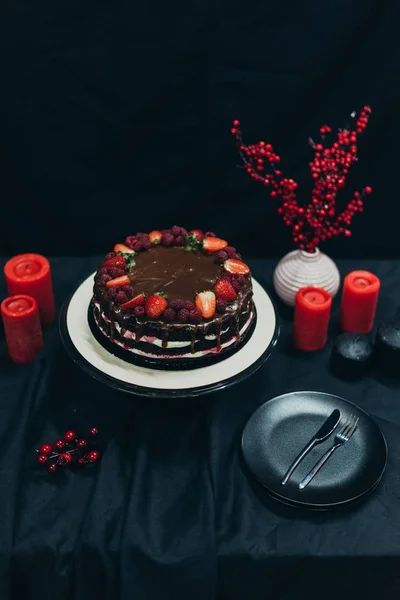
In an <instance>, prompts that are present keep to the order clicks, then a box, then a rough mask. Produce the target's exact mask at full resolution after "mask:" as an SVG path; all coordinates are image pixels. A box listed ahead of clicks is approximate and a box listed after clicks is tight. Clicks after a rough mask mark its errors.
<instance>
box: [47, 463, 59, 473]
mask: <svg viewBox="0 0 400 600" xmlns="http://www.w3.org/2000/svg"><path fill="white" fill-rule="evenodd" d="M47 470H48V472H49V473H55V472H56V471H57V467H56V465H54V464H51V465H49V466H48V467H47Z"/></svg>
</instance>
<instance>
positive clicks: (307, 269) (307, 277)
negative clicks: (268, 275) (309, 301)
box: [274, 248, 340, 306]
mask: <svg viewBox="0 0 400 600" xmlns="http://www.w3.org/2000/svg"><path fill="white" fill-rule="evenodd" d="M307 285H313V286H315V287H320V288H323V289H324V290H326V291H327V292H329V293H330V295H331V296H332V298H333V297H334V296H335V295H336V294H337V291H338V289H339V285H340V274H339V271H338V268H337V266H336V265H335V263H334V262H333V260H332V259H331V258H329V256H327V255H326V254H324V253H323V252H320V250H319V249H318V248H316V249H315V252H314V253H313V254H310V253H309V252H304V250H293V251H292V252H289V253H288V254H286V255H285V256H284V257H283V258H282V259H281V260H280V261H279V263H278V264H277V266H276V269H275V272H274V287H275V291H276V293H277V294H278V296H279V298H280V299H281V300H282V301H283V302H285V304H289V306H294V303H295V297H296V293H297V291H298V290H299V289H300V288H302V287H306V286H307Z"/></svg>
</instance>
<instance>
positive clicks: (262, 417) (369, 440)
mask: <svg viewBox="0 0 400 600" xmlns="http://www.w3.org/2000/svg"><path fill="white" fill-rule="evenodd" d="M335 409H338V410H339V411H340V423H339V424H338V426H337V428H336V429H335V431H333V432H332V434H331V435H330V436H328V438H327V439H326V440H325V441H324V442H322V443H320V444H318V445H315V446H314V448H313V449H312V450H311V451H310V452H309V453H308V454H307V455H306V456H305V458H304V459H303V460H302V461H301V463H300V464H299V466H298V467H297V468H296V470H295V471H294V472H293V474H292V476H291V477H290V479H289V481H288V482H287V483H286V484H285V485H282V480H283V479H284V477H285V474H286V472H287V470H288V468H289V467H290V465H291V464H292V463H293V461H294V460H295V459H296V457H297V456H298V454H299V452H301V450H302V449H303V448H304V447H305V446H306V445H307V444H308V442H309V441H310V440H311V439H312V438H313V436H314V435H315V434H316V432H317V431H318V430H319V429H320V427H321V426H322V425H323V424H324V422H325V421H326V420H327V418H328V417H329V415H330V414H331V413H332V411H333V410H335ZM351 415H354V416H355V417H358V426H357V429H356V430H355V432H354V435H352V437H351V438H350V440H349V441H348V442H347V443H345V444H343V446H341V447H339V448H338V449H337V450H336V451H335V452H334V453H333V454H332V456H331V457H330V458H329V460H328V461H327V462H326V463H325V464H324V466H323V467H322V468H321V470H320V471H319V472H318V474H317V475H316V476H315V477H314V478H313V479H312V480H311V481H310V483H309V484H308V485H307V487H305V488H304V489H300V488H299V484H300V482H301V481H302V480H303V478H304V477H305V476H306V475H307V474H308V473H309V472H310V470H311V469H312V468H313V467H314V465H315V464H316V462H317V461H318V460H319V459H320V458H321V456H322V455H323V454H324V453H325V452H326V450H328V449H329V448H330V447H331V446H332V444H333V443H334V439H335V434H336V433H337V432H338V431H340V427H341V425H342V424H343V423H344V422H345V421H346V420H347V419H348V418H349V417H350V416H351ZM242 450H243V456H244V460H245V462H246V464H247V466H248V468H249V470H250V471H251V473H252V474H253V476H254V477H255V478H256V479H257V481H258V482H259V483H260V484H262V485H263V486H264V487H265V488H266V489H267V490H268V492H269V494H270V495H271V496H273V497H274V498H275V499H276V500H278V501H280V502H283V503H285V504H289V505H291V506H295V507H299V508H307V509H313V510H329V509H333V508H337V507H340V506H345V505H348V504H350V503H354V502H356V501H359V500H361V499H363V498H365V497H366V496H367V495H368V494H369V493H371V492H372V490H374V489H375V488H376V487H377V485H378V484H379V482H380V480H381V478H382V475H383V472H384V470H385V467H386V460H387V447H386V440H385V438H384V436H383V434H382V432H381V430H380V429H379V427H378V426H377V425H376V423H374V421H373V420H372V419H371V418H370V417H369V415H367V413H366V412H364V411H363V410H362V409H360V408H359V407H357V406H356V405H354V404H352V403H351V402H348V401H347V400H344V399H343V398H339V397H338V396H333V395H331V394H326V393H323V392H293V393H290V394H284V395H283V396H278V397H277V398H273V399H272V400H269V401H268V402H266V403H265V404H263V405H262V406H260V407H259V408H258V409H257V410H256V411H255V412H254V413H253V415H252V416H251V417H250V419H249V421H248V422H247V424H246V427H245V429H244V432H243V437H242Z"/></svg>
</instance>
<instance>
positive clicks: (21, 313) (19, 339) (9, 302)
mask: <svg viewBox="0 0 400 600" xmlns="http://www.w3.org/2000/svg"><path fill="white" fill-rule="evenodd" d="M1 315H2V317H3V323H4V331H5V334H6V341H7V346H8V354H9V355H10V357H11V359H12V360H13V361H14V362H16V363H22V364H24V363H29V362H32V361H33V360H34V358H35V357H36V355H37V354H38V352H40V351H41V350H42V349H43V336H42V329H41V325H40V317H39V308H38V304H37V302H36V300H35V298H32V297H31V296H24V295H19V296H11V298H6V299H5V300H3V302H2V303H1Z"/></svg>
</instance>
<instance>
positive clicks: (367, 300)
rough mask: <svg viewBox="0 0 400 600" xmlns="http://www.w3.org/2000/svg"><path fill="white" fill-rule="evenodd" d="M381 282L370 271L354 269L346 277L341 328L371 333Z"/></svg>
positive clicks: (341, 309)
mask: <svg viewBox="0 0 400 600" xmlns="http://www.w3.org/2000/svg"><path fill="white" fill-rule="evenodd" d="M380 286H381V284H380V281H379V279H378V277H377V276H376V275H374V274H373V273H370V272H369V271H353V272H352V273H349V274H348V275H346V277H345V278H344V282H343V294H342V304H341V307H340V328H341V329H342V331H349V332H351V333H369V332H370V331H371V329H372V327H373V325H374V319H375V312H376V305H377V303H378V296H379V288H380Z"/></svg>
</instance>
